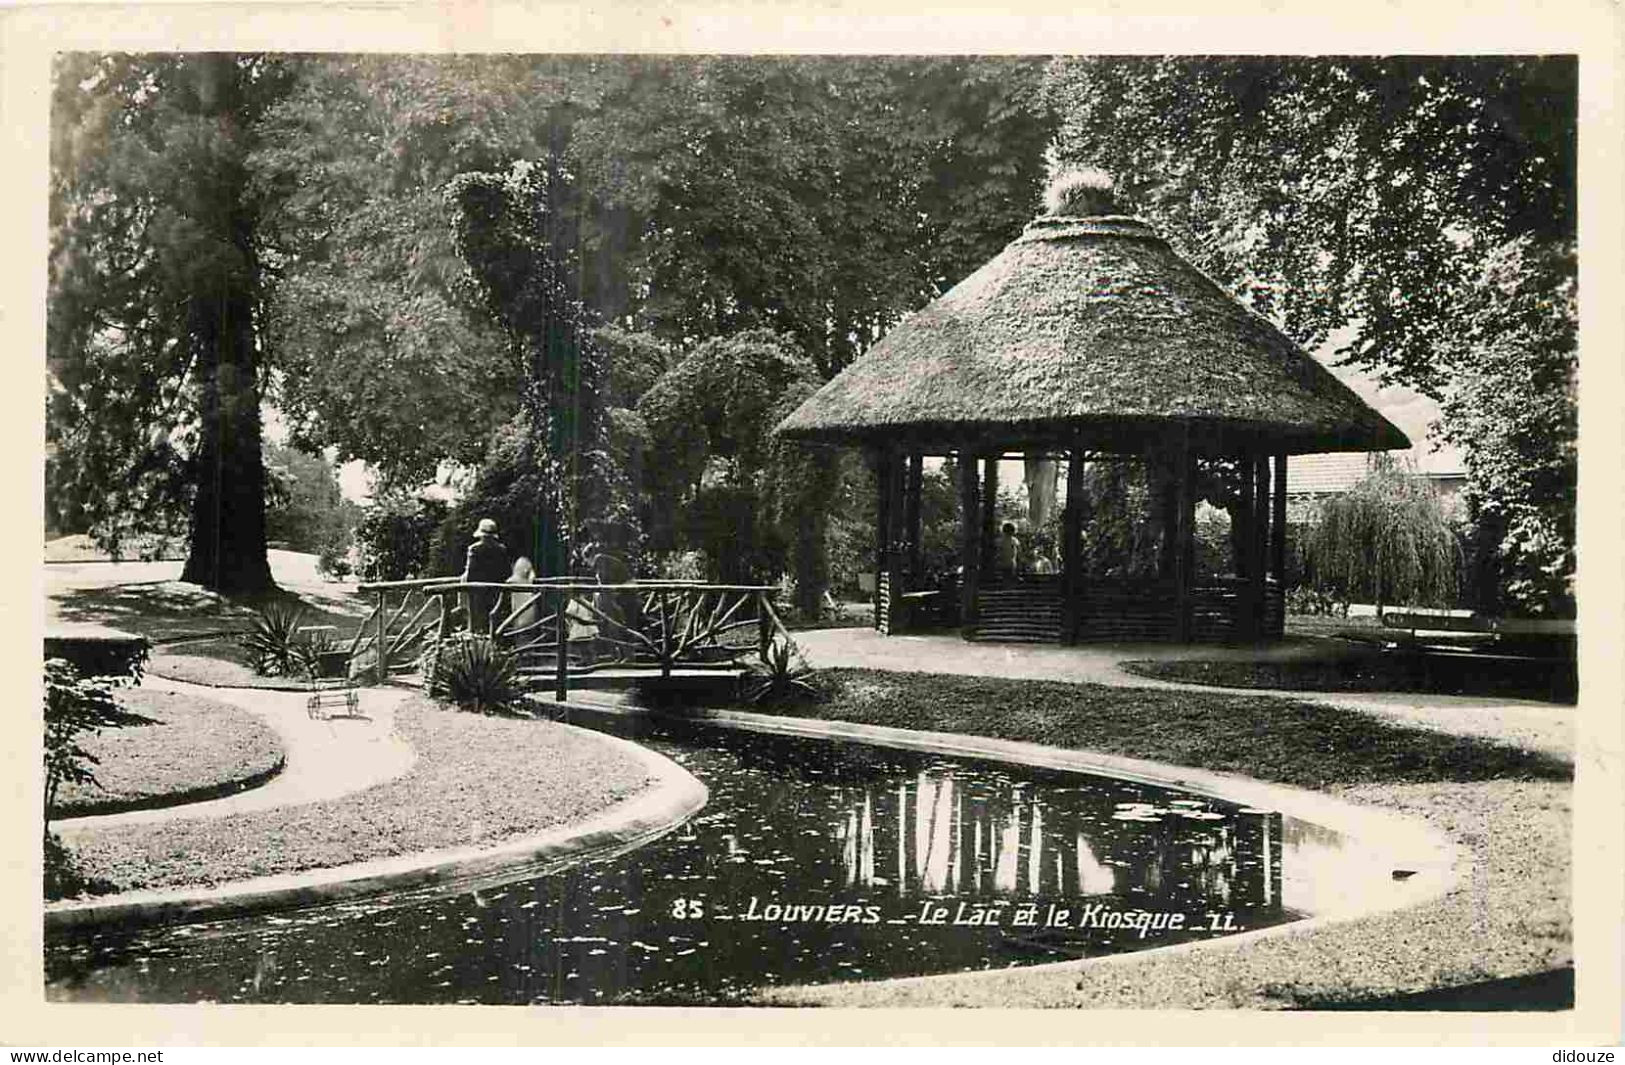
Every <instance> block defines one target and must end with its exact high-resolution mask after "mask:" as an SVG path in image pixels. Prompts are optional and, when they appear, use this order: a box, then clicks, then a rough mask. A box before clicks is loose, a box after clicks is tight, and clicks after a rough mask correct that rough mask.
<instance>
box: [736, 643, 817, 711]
mask: <svg viewBox="0 0 1625 1065" xmlns="http://www.w3.org/2000/svg"><path fill="white" fill-rule="evenodd" d="M811 673H812V669H811V668H810V667H809V666H808V665H807V663H806V660H805V659H803V658H802V657H801V649H800V648H799V647H797V646H796V645H795V643H794V642H792V641H791V640H789V639H787V638H785V637H782V636H776V637H774V638H773V642H772V643H771V644H769V645H768V647H767V649H766V650H765V651H764V652H763V653H762V656H761V661H759V662H757V663H755V664H753V665H752V666H751V679H750V681H749V688H748V693H747V696H746V697H747V698H748V699H749V700H750V701H751V702H753V703H763V702H774V703H776V702H782V701H784V700H786V699H790V698H792V697H795V696H805V697H814V696H816V695H817V694H818V689H817V688H814V687H813V686H812V684H811V683H810V682H809V681H808V680H807V677H808V676H809V675H810V674H811Z"/></svg>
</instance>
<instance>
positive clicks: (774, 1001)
mask: <svg viewBox="0 0 1625 1065" xmlns="http://www.w3.org/2000/svg"><path fill="white" fill-rule="evenodd" d="M1334 794H1337V795H1340V796H1341V797H1343V798H1346V799H1348V800H1350V801H1354V802H1363V803H1368V804H1371V805H1376V806H1384V807H1389V808H1391V809H1395V810H1399V811H1402V812H1404V813H1407V814H1411V815H1414V816H1416V817H1420V818H1423V819H1425V820H1427V821H1429V822H1431V823H1432V824H1434V825H1436V826H1437V827H1439V828H1440V829H1442V830H1444V831H1445V832H1447V833H1449V834H1450V835H1451V837H1452V838H1454V839H1455V840H1456V841H1457V842H1458V843H1460V844H1461V845H1462V847H1463V849H1464V854H1463V862H1464V864H1465V865H1466V866H1467V868H1466V869H1465V870H1464V872H1465V876H1464V879H1463V882H1462V883H1461V884H1460V885H1459V886H1458V887H1457V888H1456V889H1455V890H1453V891H1451V892H1450V893H1449V894H1448V895H1446V896H1444V897H1443V898H1441V899H1438V900H1436V901H1434V902H1431V903H1426V904H1424V905H1422V906H1418V907H1414V908H1412V909H1409V910H1404V911H1400V912H1398V913H1392V914H1386V915H1382V916H1378V917H1371V918H1363V919H1359V920H1355V921H1350V922H1347V923H1343V924H1337V925H1332V926H1329V927H1322V928H1316V929H1310V930H1307V931H1296V932H1294V931H1286V932H1283V934H1281V935H1279V936H1276V937H1273V938H1266V939H1263V940H1259V941H1256V942H1253V943H1249V944H1243V945H1240V946H1234V947H1227V946H1225V945H1223V942H1222V941H1220V942H1219V943H1218V944H1217V945H1216V946H1215V947H1213V948H1209V949H1203V950H1196V951H1188V952H1184V953H1169V954H1164V955H1160V956H1159V955H1156V954H1148V955H1145V956H1141V957H1130V958H1127V959H1123V960H1121V961H1116V962H1113V963H1111V964H1106V965H1095V966H1083V967H1069V968H1066V969H1059V970H1045V971H1031V970H1020V969H1016V970H1010V971H1008V972H1000V973H996V974H989V975H988V976H986V977H983V978H979V979H975V980H936V981H931V980H923V981H913V982H891V983H880V982H877V983H868V984H836V985H829V986H823V987H802V988H784V989H776V990H772V991H767V992H764V993H763V994H762V996H761V1001H762V1003H763V1004H766V1005H774V1006H789V1005H821V1006H891V1007H896V1006H921V1007H940V1006H1003V1007H1071V1008H1087V1009H1105V1008H1125V1009H1135V1008H1140V1009H1151V1008H1157V1009H1202V1008H1242V1009H1283V1008H1292V1007H1308V1008H1314V1007H1315V1006H1317V1005H1331V1004H1338V1005H1348V1004H1358V1002H1359V1001H1361V1000H1362V999H1377V998H1382V997H1385V996H1389V995H1392V994H1395V993H1405V992H1412V991H1424V990H1430V989H1435V988H1444V987H1455V986H1460V985H1464V984H1472V983H1476V982H1478V981H1482V980H1489V979H1495V978H1500V977H1510V976H1520V975H1524V974H1527V973H1534V972H1542V971H1546V970H1549V969H1554V968H1558V967H1561V966H1564V965H1568V964H1571V963H1572V961H1573V945H1572V938H1571V920H1572V915H1571V908H1570V890H1571V885H1570V876H1569V859H1570V834H1571V826H1572V819H1571V811H1570V788H1569V786H1568V785H1567V784H1563V783H1552V782H1526V781H1511V780H1496V781H1486V782H1480V783H1466V784H1460V783H1438V784H1382V785H1361V786H1358V787H1352V788H1342V789H1334Z"/></svg>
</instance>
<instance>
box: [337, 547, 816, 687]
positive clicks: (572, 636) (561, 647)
mask: <svg viewBox="0 0 1625 1065" xmlns="http://www.w3.org/2000/svg"><path fill="white" fill-rule="evenodd" d="M361 590H362V591H363V592H365V593H369V594H373V595H375V596H377V603H376V605H375V606H374V608H373V611H372V613H371V614H369V615H368V617H367V621H366V622H365V623H364V625H363V627H362V631H361V632H360V633H358V634H357V636H356V639H355V641H354V642H353V643H352V645H351V656H352V660H353V659H354V657H355V656H356V655H365V654H367V653H369V651H370V649H371V648H373V647H376V646H382V647H384V648H385V654H384V655H383V656H381V657H379V658H377V659H376V660H375V661H374V662H373V664H372V665H373V669H374V671H375V675H376V676H377V677H378V678H379V679H380V680H382V679H383V678H385V677H387V676H388V674H389V673H390V672H400V671H403V670H411V669H414V668H417V667H416V662H417V659H418V658H419V657H420V656H421V654H422V652H423V651H425V650H427V649H429V648H430V647H432V646H433V644H434V642H435V641H437V640H444V639H447V638H450V637H453V636H455V635H457V634H458V633H477V634H481V635H486V634H488V635H490V637H491V638H492V639H493V640H495V641H497V642H498V643H499V644H501V645H502V646H503V647H504V648H506V649H507V650H508V651H510V652H512V653H513V654H515V655H517V656H518V658H519V668H520V672H521V673H522V674H523V675H525V676H526V677H529V678H531V679H532V680H536V681H544V682H545V681H549V680H550V681H551V682H552V685H553V689H554V694H555V697H556V698H558V699H559V700H563V699H564V698H565V697H566V695H567V694H568V692H569V688H570V681H571V680H572V679H573V678H580V677H586V676H589V675H591V674H594V673H602V672H606V671H610V670H634V671H647V672H650V673H658V674H659V675H660V676H662V677H670V676H671V675H672V673H673V671H674V670H683V671H690V670H736V669H739V668H742V666H743V664H744V663H745V662H746V661H747V660H749V659H752V658H755V657H757V656H759V655H765V654H766V652H767V649H768V646H769V645H770V644H771V643H772V641H773V638H774V636H775V635H777V634H782V635H783V636H784V638H785V639H789V638H790V634H789V631H788V630H787V629H786V628H785V626H784V622H783V621H782V620H781V619H780V617H779V614H778V611H777V609H776V608H775V607H774V604H773V597H774V595H775V594H776V593H777V592H778V588H777V587H776V586H774V585H754V584H706V583H702V582H695V581H632V582H627V583H623V584H600V583H597V582H595V581H583V580H580V579H579V578H547V579H541V580H536V581H532V582H529V583H526V584H514V583H501V584H496V583H487V582H469V581H459V580H456V579H454V578H453V579H447V578H443V577H440V578H427V579H423V580H414V581H385V582H378V583H373V584H364V585H362V586H361ZM482 600H485V601H487V602H491V603H492V604H493V606H492V607H491V608H490V610H489V612H488V613H487V612H486V609H485V602H482ZM471 610H472V611H473V613H472V614H471ZM482 614H483V615H484V616H480V615H482Z"/></svg>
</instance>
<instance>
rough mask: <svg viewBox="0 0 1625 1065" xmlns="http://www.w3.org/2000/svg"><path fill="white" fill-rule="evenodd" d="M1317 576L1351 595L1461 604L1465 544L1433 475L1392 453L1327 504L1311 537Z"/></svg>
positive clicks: (1336, 592) (1316, 580) (1337, 592)
mask: <svg viewBox="0 0 1625 1065" xmlns="http://www.w3.org/2000/svg"><path fill="white" fill-rule="evenodd" d="M1305 553H1306V559H1305V562H1306V565H1307V570H1308V574H1307V575H1308V578H1309V580H1310V582H1311V583H1312V584H1313V585H1314V586H1315V587H1316V588H1317V589H1319V590H1320V591H1322V592H1325V593H1327V594H1329V595H1332V596H1335V597H1336V598H1339V599H1341V600H1343V601H1345V602H1369V603H1375V604H1376V605H1377V611H1378V613H1381V611H1382V609H1383V607H1384V606H1385V605H1395V604H1407V605H1414V606H1453V605H1454V604H1455V601H1456V597H1457V593H1458V592H1459V590H1460V585H1461V573H1462V550H1461V543H1460V540H1459V538H1458V536H1457V534H1456V531H1455V530H1454V529H1453V528H1452V527H1451V524H1450V521H1449V519H1448V518H1447V517H1446V516H1445V513H1444V510H1443V508H1442V507H1441V506H1440V505H1439V499H1438V496H1437V495H1436V494H1435V493H1434V491H1433V488H1432V486H1431V485H1429V484H1428V483H1427V481H1426V480H1425V479H1424V478H1422V477H1420V476H1417V475H1416V474H1415V473H1414V472H1411V471H1409V470H1407V469H1404V468H1402V467H1400V466H1399V465H1398V464H1396V463H1395V462H1393V461H1392V460H1391V459H1388V458H1386V457H1383V458H1379V459H1375V460H1373V464H1372V467H1371V471H1370V472H1369V473H1367V474H1366V476H1365V477H1364V478H1363V479H1362V480H1361V481H1360V482H1359V483H1358V484H1356V485H1355V486H1354V487H1353V488H1352V489H1350V490H1349V492H1348V493H1347V494H1346V495H1343V496H1339V497H1336V498H1333V499H1329V500H1327V501H1326V502H1324V503H1323V504H1321V507H1320V513H1319V519H1318V521H1316V522H1315V524H1314V525H1313V527H1312V528H1311V529H1310V532H1309V537H1308V542H1307V544H1306V552H1305Z"/></svg>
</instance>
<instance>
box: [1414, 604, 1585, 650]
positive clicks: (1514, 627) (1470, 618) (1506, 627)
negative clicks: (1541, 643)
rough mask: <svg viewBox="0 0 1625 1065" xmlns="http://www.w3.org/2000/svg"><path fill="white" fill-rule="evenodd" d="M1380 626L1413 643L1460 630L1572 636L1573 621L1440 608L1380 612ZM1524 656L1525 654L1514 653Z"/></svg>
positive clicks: (1485, 633)
mask: <svg viewBox="0 0 1625 1065" xmlns="http://www.w3.org/2000/svg"><path fill="white" fill-rule="evenodd" d="M1382 626H1383V628H1385V629H1395V630H1400V631H1403V632H1405V633H1406V644H1407V645H1408V646H1414V645H1416V642H1417V633H1419V632H1434V633H1452V634H1455V633H1460V634H1463V635H1483V636H1493V637H1496V638H1497V640H1499V639H1501V638H1503V637H1537V638H1538V637H1548V638H1551V639H1554V640H1560V639H1572V638H1573V637H1574V635H1575V627H1574V621H1573V620H1572V619H1567V618H1549V619H1548V618H1496V617H1487V616H1485V615H1483V614H1454V613H1447V612H1445V611H1442V610H1392V611H1388V612H1387V613H1384V614H1383V615H1382ZM1514 657H1525V656H1514Z"/></svg>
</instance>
